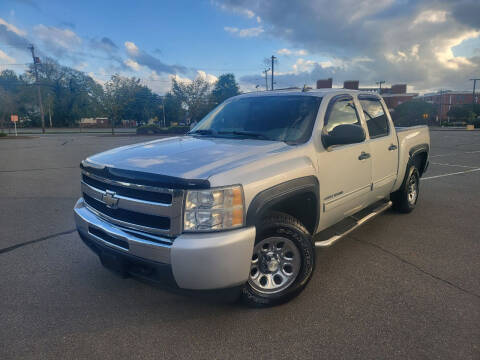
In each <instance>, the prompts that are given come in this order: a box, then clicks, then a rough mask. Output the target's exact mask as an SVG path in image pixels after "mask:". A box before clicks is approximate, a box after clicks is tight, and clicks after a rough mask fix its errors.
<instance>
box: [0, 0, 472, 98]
mask: <svg viewBox="0 0 480 360" xmlns="http://www.w3.org/2000/svg"><path fill="white" fill-rule="evenodd" d="M66 3H67V1H58V0H50V1H40V0H21V1H13V0H3V1H2V2H1V3H0V70H2V69H5V68H6V67H7V65H2V64H9V63H10V64H12V63H27V62H28V61H30V60H29V54H28V51H27V50H26V49H25V46H24V44H26V43H30V42H31V43H34V44H35V46H36V48H37V49H38V51H39V53H40V55H41V56H42V57H44V56H50V57H52V58H54V59H56V60H57V61H58V62H60V63H61V64H64V65H68V66H72V67H75V68H77V69H79V70H82V71H85V72H86V73H89V74H91V76H92V77H94V78H95V79H96V80H98V81H99V82H103V81H105V80H108V77H109V76H110V75H111V74H113V73H116V72H119V73H121V74H123V75H126V76H137V77H140V78H142V79H143V80H144V82H145V84H147V85H149V86H150V87H152V88H153V89H154V90H155V91H157V92H160V93H162V92H165V91H166V90H168V88H169V84H170V82H171V77H172V76H177V77H178V78H179V79H183V80H184V81H188V79H192V78H194V77H195V76H204V77H205V78H207V80H209V81H212V82H213V81H214V80H215V77H216V76H218V75H220V74H221V73H225V72H233V73H234V74H235V75H236V77H237V79H239V81H240V84H241V86H242V89H244V90H251V89H253V88H254V87H255V85H257V84H259V85H261V86H264V80H263V78H262V75H261V71H262V70H263V68H264V64H263V63H264V59H265V58H266V57H269V56H271V55H272V54H274V55H276V56H277V57H278V64H277V65H276V71H278V75H279V76H278V83H277V86H302V85H303V84H305V83H306V84H309V85H313V84H314V81H315V80H316V79H318V78H322V77H333V78H334V82H335V84H337V85H340V84H341V83H342V82H343V80H348V79H359V80H360V82H361V84H363V85H365V86H367V85H373V84H374V83H375V80H378V79H385V80H387V83H396V82H403V83H405V82H406V83H408V84H409V85H410V87H411V89H412V90H415V91H421V90H424V91H428V90H432V89H435V88H446V87H449V88H454V89H463V88H468V87H469V84H468V82H467V83H464V82H465V81H464V79H463V78H467V77H468V76H474V75H477V77H478V75H480V73H478V74H477V72H479V70H480V61H479V58H480V32H479V31H480V23H479V22H478V20H476V18H475V16H471V13H472V12H475V11H476V10H477V9H478V10H479V11H480V7H475V6H478V4H477V3H478V1H474V0H459V1H457V2H450V1H448V0H445V1H443V2H442V1H430V0H424V1H408V0H376V1H372V0H358V1H349V0H339V1H336V2H333V3H335V4H334V6H332V2H331V1H326V0H325V1H324V0H317V1H315V0H311V1H304V0H298V1H295V2H293V1H286V0H278V1H272V0H264V1H256V0H225V1H221V0H218V1H217V0H215V1H214V0H211V1H210V0H198V1H186V0H178V1H141V0H137V1H112V0H109V1H75V2H74V1H68V4H67V5H66ZM453 3H455V6H454V5H452V4H453ZM477 14H478V12H477ZM397 27H398V28H397ZM2 31H3V33H2ZM375 37H377V38H375ZM10 67H11V68H14V69H15V70H17V71H21V70H22V69H23V67H22V66H19V65H18V66H17V65H11V66H10ZM462 81H463V82H462Z"/></svg>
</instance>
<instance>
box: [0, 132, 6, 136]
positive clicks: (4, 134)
mask: <svg viewBox="0 0 480 360" xmlns="http://www.w3.org/2000/svg"><path fill="white" fill-rule="evenodd" d="M7 135H8V134H7V133H4V132H0V137H2V136H7Z"/></svg>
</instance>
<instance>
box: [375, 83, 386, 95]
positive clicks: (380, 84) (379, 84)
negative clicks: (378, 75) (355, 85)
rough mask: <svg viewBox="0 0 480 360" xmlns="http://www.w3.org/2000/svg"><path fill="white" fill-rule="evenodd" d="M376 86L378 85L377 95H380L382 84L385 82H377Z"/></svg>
mask: <svg viewBox="0 0 480 360" xmlns="http://www.w3.org/2000/svg"><path fill="white" fill-rule="evenodd" d="M376 84H377V85H378V93H379V94H381V93H382V84H385V80H380V81H377V82H376Z"/></svg>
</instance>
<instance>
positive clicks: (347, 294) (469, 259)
mask: <svg viewBox="0 0 480 360" xmlns="http://www.w3.org/2000/svg"><path fill="white" fill-rule="evenodd" d="M431 138H432V157H431V159H430V161H431V165H430V168H429V171H428V172H427V174H426V175H425V177H424V179H423V180H422V183H421V192H420V198H419V203H418V206H417V209H416V210H415V211H414V212H413V213H412V214H408V215H399V214H396V213H394V212H393V211H387V212H386V213H384V214H383V215H381V216H379V217H377V218H376V219H374V220H373V221H371V222H370V223H368V224H366V225H365V226H363V227H361V228H360V229H358V230H356V231H354V232H353V233H351V234H350V235H349V236H348V237H346V238H345V239H343V240H342V241H341V242H339V243H338V244H336V245H335V246H334V247H332V248H329V249H323V250H317V268H316V270H315V274H314V277H313V279H312V280H311V282H310V284H309V285H308V287H307V288H306V290H305V291H304V292H303V293H302V294H301V295H300V296H299V297H298V298H296V299H295V300H294V301H292V302H290V303H288V304H285V305H282V306H279V307H275V308H270V309H263V310H256V309H249V308H246V307H243V306H241V305H238V304H224V303H217V302H213V301H205V300H199V299H196V298H191V297H185V296H180V295H177V294H173V293H170V292H167V291H165V290H163V289H159V288H156V287H153V286H150V285H148V284H145V283H142V282H139V281H136V280H134V279H121V278H119V277H117V276H116V275H114V274H112V273H110V272H109V271H107V270H105V269H104V268H103V267H102V266H101V265H100V262H99V261H98V259H97V257H96V256H94V254H93V253H92V252H90V250H88V249H87V248H86V247H85V246H84V245H83V243H81V241H80V239H79V237H78V235H77V234H76V233H75V231H74V221H73V215H72V208H73V205H74V202H75V201H76V199H77V198H78V197H79V177H80V171H79V168H78V164H79V162H80V161H81V160H82V159H83V158H85V157H86V156H88V155H90V154H93V153H96V152H99V151H102V150H106V149H109V148H112V147H115V146H121V145H126V144H130V143H135V142H140V141H142V140H144V139H152V138H151V137H148V138H141V137H135V136H118V137H111V136H105V135H93V134H90V135H80V134H78V135H76V134H57V135H50V136H43V137H42V136H37V137H35V138H28V139H15V140H11V139H0V204H1V205H0V358H1V359H18V358H35V359H39V358H99V359H119V358H152V359H154V358H155V359H177V358H192V359H207V358H208V359H210V358H218V359H226V358H248V359H272V358H276V359H282V358H285V359H287V358H288V359H296V358H310V359H312V358H315V359H320V358H326V359H339V358H345V359H353V358H362V359H365V358H369V359H385V358H397V359H406V358H409V359H432V358H436V359H437V358H438V359H479V358H480V132H478V131H471V132H467V131H432V132H431Z"/></svg>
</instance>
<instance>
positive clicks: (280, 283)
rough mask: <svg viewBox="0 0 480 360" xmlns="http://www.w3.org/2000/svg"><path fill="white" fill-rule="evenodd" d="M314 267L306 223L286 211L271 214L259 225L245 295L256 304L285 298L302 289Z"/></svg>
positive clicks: (247, 302) (262, 305) (272, 303)
mask: <svg viewBox="0 0 480 360" xmlns="http://www.w3.org/2000/svg"><path fill="white" fill-rule="evenodd" d="M314 267H315V249H314V246H313V243H312V240H311V236H310V234H309V233H308V231H307V230H306V229H305V227H304V226H303V225H302V224H301V223H300V222H299V221H298V220H296V219H295V218H293V217H292V216H289V215H286V214H282V213H276V214H274V215H272V216H269V217H267V218H265V219H264V220H263V221H262V222H261V224H260V225H258V226H257V239H256V241H255V246H254V249H253V254H252V261H251V265H250V275H249V278H248V281H247V283H246V284H245V286H244V288H243V291H242V299H243V301H244V302H245V303H246V304H248V305H250V306H255V307H266V306H273V305H277V304H280V303H283V302H286V301H288V300H290V299H291V298H293V297H294V296H296V295H297V294H298V293H300V291H302V290H303V288H304V287H305V286H306V284H307V282H308V280H310V277H311V275H312V273H313V269H314Z"/></svg>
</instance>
